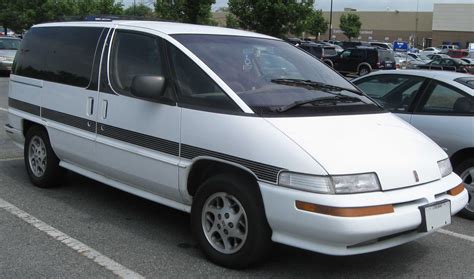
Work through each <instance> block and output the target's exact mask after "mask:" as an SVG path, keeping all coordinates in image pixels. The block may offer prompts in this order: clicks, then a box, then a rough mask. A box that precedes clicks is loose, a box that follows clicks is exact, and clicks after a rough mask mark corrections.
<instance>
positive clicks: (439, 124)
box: [353, 70, 474, 219]
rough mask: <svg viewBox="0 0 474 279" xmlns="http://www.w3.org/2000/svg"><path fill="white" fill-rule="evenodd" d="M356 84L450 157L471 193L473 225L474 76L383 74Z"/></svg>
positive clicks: (469, 209)
mask: <svg viewBox="0 0 474 279" xmlns="http://www.w3.org/2000/svg"><path fill="white" fill-rule="evenodd" d="M353 83H354V84H356V85H357V86H359V88H361V89H362V90H363V91H364V92H366V93H367V94H368V95H369V96H371V97H373V98H374V99H375V100H376V101H377V102H379V103H380V104H382V105H383V106H384V107H385V108H386V109H387V110H389V111H391V112H393V113H395V114H397V115H398V116H399V117H400V118H402V119H404V120H405V121H407V122H409V123H410V124H411V125H413V126H415V127H416V128H417V129H418V130H420V131H422V132H423V133H424V134H426V135H427V136H429V137H430V138H431V139H432V140H433V141H435V142H436V143H437V144H438V145H439V146H441V147H442V148H443V149H444V150H445V151H446V153H448V155H449V157H450V159H451V163H452V165H453V168H454V171H455V172H456V173H458V174H459V175H460V176H461V178H462V179H463V181H464V185H465V187H466V188H467V189H468V191H469V195H470V200H469V204H468V205H467V206H466V207H465V209H464V210H463V211H462V214H463V215H464V216H465V217H467V218H469V219H474V76H473V75H467V74H461V73H454V72H441V71H424V70H404V71H379V72H376V73H373V74H371V75H367V76H364V77H360V78H357V79H355V80H353Z"/></svg>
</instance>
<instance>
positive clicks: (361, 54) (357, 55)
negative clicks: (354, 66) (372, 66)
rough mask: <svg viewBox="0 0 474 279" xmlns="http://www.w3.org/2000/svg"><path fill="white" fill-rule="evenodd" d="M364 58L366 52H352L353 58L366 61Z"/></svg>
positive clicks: (360, 50)
mask: <svg viewBox="0 0 474 279" xmlns="http://www.w3.org/2000/svg"><path fill="white" fill-rule="evenodd" d="M364 57H365V51H364V50H362V49H354V50H352V53H351V58H355V59H364Z"/></svg>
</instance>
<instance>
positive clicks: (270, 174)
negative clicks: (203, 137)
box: [181, 144, 283, 183]
mask: <svg viewBox="0 0 474 279" xmlns="http://www.w3.org/2000/svg"><path fill="white" fill-rule="evenodd" d="M199 156H208V157H213V158H217V159H221V160H225V161H229V162H233V163H236V164H239V165H242V166H244V167H246V168H248V169H249V170H251V171H252V172H254V173H255V175H256V176H257V177H258V179H260V180H266V181H269V182H272V183H276V182H277V180H278V173H279V172H280V171H281V170H283V168H280V167H275V166H271V165H267V164H263V163H259V162H255V161H250V160H247V159H243V158H240V157H235V156H232V155H227V154H224V153H219V152H215V151H212V150H207V149H203V148H199V147H194V146H191V145H187V144H181V157H183V158H186V159H190V160H192V159H194V158H196V157H199Z"/></svg>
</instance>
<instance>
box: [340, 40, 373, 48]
mask: <svg viewBox="0 0 474 279" xmlns="http://www.w3.org/2000/svg"><path fill="white" fill-rule="evenodd" d="M361 46H365V47H369V46H370V44H369V43H368V42H353V41H350V42H349V41H344V42H342V44H341V47H342V48H343V49H348V48H355V47H361Z"/></svg>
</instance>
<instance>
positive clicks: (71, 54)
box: [13, 27, 103, 87]
mask: <svg viewBox="0 0 474 279" xmlns="http://www.w3.org/2000/svg"><path fill="white" fill-rule="evenodd" d="M102 31H103V28H93V27H91V28H90V27H38V28H32V29H31V30H30V31H28V33H27V34H26V36H25V39H24V41H23V42H22V45H21V47H20V50H19V51H18V54H17V58H16V61H15V65H14V67H13V74H15V75H21V76H26V77H31V78H36V79H42V80H46V81H52V82H58V83H63V84H68V85H72V86H78V87H87V86H88V85H89V82H90V80H91V72H92V65H93V63H94V55H95V52H96V50H97V44H98V41H99V38H100V35H101V33H102Z"/></svg>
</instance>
